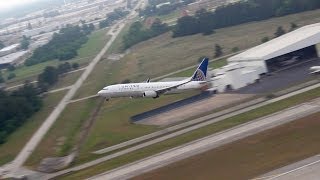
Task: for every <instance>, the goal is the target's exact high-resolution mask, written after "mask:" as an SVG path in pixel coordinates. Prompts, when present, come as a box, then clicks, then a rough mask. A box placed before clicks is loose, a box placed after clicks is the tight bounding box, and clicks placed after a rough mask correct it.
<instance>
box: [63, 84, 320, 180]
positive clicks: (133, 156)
mask: <svg viewBox="0 0 320 180" xmlns="http://www.w3.org/2000/svg"><path fill="white" fill-rule="evenodd" d="M319 91H320V88H317V89H314V90H311V91H308V92H305V93H302V94H299V95H296V96H293V97H290V98H288V99H285V100H281V101H279V102H276V103H272V104H269V105H266V106H263V107H260V108H257V109H255V110H251V111H249V112H246V113H243V114H240V115H238V116H234V117H231V118H228V119H225V120H224V121H220V122H217V123H214V124H211V125H208V126H206V127H203V128H200V129H197V130H194V131H192V132H189V133H186V134H183V135H180V136H178V137H175V138H172V139H169V140H166V141H163V142H160V143H157V144H155V145H152V146H149V147H146V148H143V149H141V150H137V151H134V152H132V153H128V154H126V155H123V156H121V157H117V158H114V159H112V160H109V161H106V162H104V163H101V164H99V165H96V166H94V167H90V168H87V169H84V170H81V171H79V172H76V173H72V174H69V175H66V176H64V177H62V179H70V178H78V179H79V178H85V177H89V176H92V175H95V174H98V173H101V172H104V171H107V170H111V169H113V168H116V167H119V166H121V165H124V164H127V163H130V162H133V161H136V160H139V159H142V158H145V157H148V156H151V155H153V154H156V153H159V152H162V151H165V150H168V149H170V148H173V147H176V146H179V145H182V144H185V143H188V142H191V141H193V140H196V139H199V138H201V137H205V136H208V135H211V134H213V133H216V132H219V131H222V130H225V129H229V128H232V127H234V126H237V125H240V124H243V123H245V122H249V121H251V120H254V119H256V118H259V117H263V116H266V115H269V114H272V113H275V112H278V111H280V110H283V109H285V108H288V107H291V106H294V105H297V104H300V103H303V102H306V101H308V100H311V99H314V98H317V97H320V94H319Z"/></svg>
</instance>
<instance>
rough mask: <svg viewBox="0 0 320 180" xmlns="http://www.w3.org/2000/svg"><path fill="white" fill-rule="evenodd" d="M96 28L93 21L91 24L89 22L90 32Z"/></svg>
mask: <svg viewBox="0 0 320 180" xmlns="http://www.w3.org/2000/svg"><path fill="white" fill-rule="evenodd" d="M94 29H95V27H94V25H93V23H90V24H89V30H90V32H92V31H94Z"/></svg>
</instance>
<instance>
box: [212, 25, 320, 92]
mask: <svg viewBox="0 0 320 180" xmlns="http://www.w3.org/2000/svg"><path fill="white" fill-rule="evenodd" d="M319 43H320V23H318V24H312V25H308V26H304V27H302V28H299V29H297V30H295V31H292V32H290V33H287V34H285V35H282V36H280V37H278V38H275V39H273V40H271V41H269V42H266V43H264V44H261V45H259V46H256V47H254V48H251V49H249V50H247V51H244V52H242V53H240V54H238V55H235V56H233V57H230V58H229V59H228V65H226V66H224V67H222V68H219V69H216V70H213V71H212V72H211V74H212V76H213V78H212V80H213V87H214V88H215V89H216V90H217V91H218V92H225V91H228V90H234V89H240V88H242V87H245V86H247V85H249V84H252V83H255V82H257V81H258V80H259V79H260V75H262V74H267V73H272V72H275V71H278V70H281V69H284V68H286V67H288V66H292V65H295V64H299V63H303V62H309V60H312V59H313V60H314V59H315V58H318V57H319V54H320V53H319V50H318V46H317V44H319ZM306 73H307V72H306Z"/></svg>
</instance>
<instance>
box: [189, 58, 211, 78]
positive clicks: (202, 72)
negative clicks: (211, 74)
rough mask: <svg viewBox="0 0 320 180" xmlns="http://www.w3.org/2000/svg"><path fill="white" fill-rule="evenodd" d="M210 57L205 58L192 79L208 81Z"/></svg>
mask: <svg viewBox="0 0 320 180" xmlns="http://www.w3.org/2000/svg"><path fill="white" fill-rule="evenodd" d="M208 64H209V58H204V59H203V60H202V62H201V63H200V65H199V66H198V68H197V69H196V71H195V72H194V73H193V75H192V77H191V81H206V79H207V74H208V73H207V70H208Z"/></svg>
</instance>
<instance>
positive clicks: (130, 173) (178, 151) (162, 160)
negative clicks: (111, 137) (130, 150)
mask: <svg viewBox="0 0 320 180" xmlns="http://www.w3.org/2000/svg"><path fill="white" fill-rule="evenodd" d="M319 111H320V98H319V99H316V100H314V101H312V102H309V103H305V104H301V105H298V106H295V107H292V108H289V109H285V110H283V111H281V112H278V113H275V114H272V115H269V116H266V117H263V118H260V119H257V120H254V121H252V122H249V123H246V124H243V125H240V126H237V127H234V128H232V129H229V130H226V131H223V132H221V133H216V134H213V135H211V136H208V137H205V138H202V139H199V140H196V141H194V142H191V143H188V144H186V145H182V146H179V147H176V148H173V149H170V150H168V151H165V152H162V153H159V154H157V155H154V156H151V157H148V158H145V159H143V160H140V161H137V162H134V163H131V164H128V165H125V166H123V167H120V168H117V169H115V170H111V171H108V172H106V173H102V174H99V175H97V176H94V177H92V178H90V179H95V180H98V179H101V180H102V179H108V180H111V179H128V178H131V177H134V176H137V175H139V174H142V173H144V172H148V171H151V170H153V169H156V168H159V167H163V166H165V165H168V164H170V163H173V162H176V161H179V160H181V159H184V158H187V157H190V156H193V155H196V154H200V153H202V152H205V151H208V150H211V149H213V148H216V147H219V146H222V145H224V144H227V143H230V142H233V141H236V140H239V139H242V138H245V137H248V136H250V135H253V134H256V133H259V132H262V131H264V130H267V129H271V128H274V127H276V126H279V125H281V124H284V123H288V122H291V121H294V120H296V119H299V118H302V117H305V116H308V115H310V114H314V113H317V112H319Z"/></svg>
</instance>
